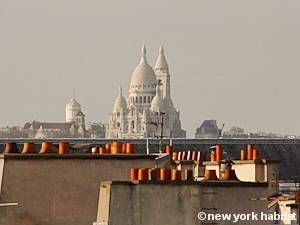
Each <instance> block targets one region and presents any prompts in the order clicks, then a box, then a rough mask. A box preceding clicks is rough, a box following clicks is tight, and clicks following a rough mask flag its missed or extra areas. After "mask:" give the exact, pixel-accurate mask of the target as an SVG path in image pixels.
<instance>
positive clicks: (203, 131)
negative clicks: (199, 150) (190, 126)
mask: <svg viewBox="0 0 300 225" xmlns="http://www.w3.org/2000/svg"><path fill="white" fill-rule="evenodd" d="M220 136H221V129H219V128H218V125H217V121H216V120H204V122H203V123H202V124H201V126H200V127H199V128H197V130H196V134H195V138H218V137H220Z"/></svg>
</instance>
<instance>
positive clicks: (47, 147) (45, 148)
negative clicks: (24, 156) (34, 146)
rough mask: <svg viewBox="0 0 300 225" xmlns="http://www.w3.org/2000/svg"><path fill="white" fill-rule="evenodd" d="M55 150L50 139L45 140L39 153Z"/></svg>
mask: <svg viewBox="0 0 300 225" xmlns="http://www.w3.org/2000/svg"><path fill="white" fill-rule="evenodd" d="M53 152H54V149H53V145H52V143H50V142H48V141H43V142H42V147H41V149H40V152H39V154H47V153H53Z"/></svg>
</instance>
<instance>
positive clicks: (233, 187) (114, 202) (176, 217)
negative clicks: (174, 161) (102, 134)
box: [109, 182, 273, 225]
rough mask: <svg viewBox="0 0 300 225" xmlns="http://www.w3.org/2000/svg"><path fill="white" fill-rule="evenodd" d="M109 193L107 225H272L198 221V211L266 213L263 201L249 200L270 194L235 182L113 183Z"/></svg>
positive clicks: (261, 189)
mask: <svg viewBox="0 0 300 225" xmlns="http://www.w3.org/2000/svg"><path fill="white" fill-rule="evenodd" d="M205 183H206V184H205ZM110 193H111V196H110V207H109V225H157V224H163V225H184V224H186V225H194V224H195V225H196V224H216V225H217V224H239V225H240V224H249V225H250V224H251V225H253V224H260V225H264V224H273V223H272V222H266V221H246V222H238V223H233V222H228V221H227V222H225V221H218V222H215V223H212V222H209V221H207V222H206V223H202V221H199V220H198V218H197V214H198V212H200V211H204V212H206V213H214V214H215V213H251V212H255V213H260V212H265V213H267V212H268V211H267V201H266V200H260V201H254V200H250V198H265V197H268V196H269V195H270V194H272V193H270V192H268V188H267V187H266V186H263V185H255V184H245V183H244V184H242V183H234V182H229V183H228V182H227V183H224V182H223V184H222V182H217V183H216V182H204V183H202V184H201V183H197V184H181V185H180V184H158V183H157V184H141V185H134V184H120V183H117V184H116V183H115V184H114V183H113V184H112V185H111V192H110Z"/></svg>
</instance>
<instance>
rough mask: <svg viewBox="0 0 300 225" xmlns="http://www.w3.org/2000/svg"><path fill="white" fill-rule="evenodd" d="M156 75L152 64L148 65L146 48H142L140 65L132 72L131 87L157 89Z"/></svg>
mask: <svg viewBox="0 0 300 225" xmlns="http://www.w3.org/2000/svg"><path fill="white" fill-rule="evenodd" d="M156 83H157V81H156V76H155V73H154V71H153V69H152V67H151V66H149V65H148V63H147V60H146V48H145V46H143V48H142V57H141V61H140V63H139V65H138V66H137V67H136V68H135V70H134V71H133V73H132V77H131V83H130V88H131V89H135V88H138V89H140V88H143V89H144V88H147V89H153V91H154V90H155V85H156Z"/></svg>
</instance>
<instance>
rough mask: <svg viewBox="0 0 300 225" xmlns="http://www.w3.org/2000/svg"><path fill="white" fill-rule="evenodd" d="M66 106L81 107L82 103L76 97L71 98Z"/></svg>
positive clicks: (71, 107)
mask: <svg viewBox="0 0 300 225" xmlns="http://www.w3.org/2000/svg"><path fill="white" fill-rule="evenodd" d="M66 108H69V109H81V105H80V104H79V103H78V102H77V101H76V99H75V98H71V100H70V102H68V103H67V105H66Z"/></svg>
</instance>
